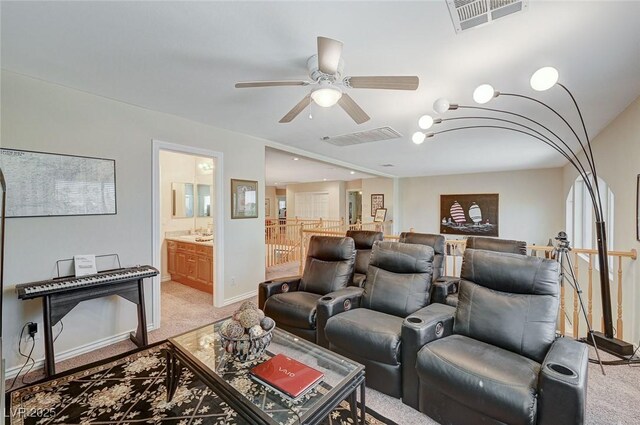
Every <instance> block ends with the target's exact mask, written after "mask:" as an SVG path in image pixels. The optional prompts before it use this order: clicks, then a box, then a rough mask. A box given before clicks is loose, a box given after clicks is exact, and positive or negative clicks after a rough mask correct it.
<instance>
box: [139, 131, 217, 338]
mask: <svg viewBox="0 0 640 425" xmlns="http://www.w3.org/2000/svg"><path fill="white" fill-rule="evenodd" d="M221 169H222V154H221V153H218V152H213V151H207V150H202V149H197V148H191V147H188V146H182V145H173V144H168V143H164V142H159V141H155V140H154V141H153V194H152V196H153V220H152V222H153V237H152V239H153V240H152V244H153V264H154V266H155V267H156V268H157V269H158V270H159V271H160V277H159V278H157V282H155V281H154V284H153V291H152V300H153V302H152V309H151V310H152V320H153V328H154V329H157V328H160V327H161V326H164V325H168V326H167V327H174V325H175V322H176V321H177V320H179V319H180V317H182V315H184V314H185V313H188V316H189V317H193V315H194V312H195V311H197V312H199V313H198V315H197V316H198V317H200V316H202V318H203V320H204V321H205V322H206V321H211V319H210V318H211V316H212V315H213V307H214V305H215V306H221V305H222V300H223V299H224V294H223V293H222V292H223V287H224V285H223V284H222V276H223V275H222V264H223V263H222V261H223V260H222V243H221V240H222V236H223V235H222V225H221V221H222V218H223V215H222V186H221V181H222V170H221ZM181 312H182V315H181ZM202 324H205V323H202ZM198 325H200V323H193V324H192V325H190V326H192V327H197V326H198Z"/></svg>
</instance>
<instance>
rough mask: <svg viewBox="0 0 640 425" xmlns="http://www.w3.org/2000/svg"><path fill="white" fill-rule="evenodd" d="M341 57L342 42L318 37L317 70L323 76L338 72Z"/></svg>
mask: <svg viewBox="0 0 640 425" xmlns="http://www.w3.org/2000/svg"><path fill="white" fill-rule="evenodd" d="M340 56H342V42H341V41H338V40H334V39H332V38H327V37H318V69H319V70H320V72H323V73H325V74H329V75H334V74H335V73H337V72H338V64H339V63H340Z"/></svg>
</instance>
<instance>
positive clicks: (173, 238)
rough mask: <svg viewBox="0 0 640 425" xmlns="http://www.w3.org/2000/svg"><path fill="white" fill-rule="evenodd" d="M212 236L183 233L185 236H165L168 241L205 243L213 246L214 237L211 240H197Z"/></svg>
mask: <svg viewBox="0 0 640 425" xmlns="http://www.w3.org/2000/svg"><path fill="white" fill-rule="evenodd" d="M210 237H211V236H197V235H183V236H167V237H165V239H166V240H168V241H175V242H187V243H192V244H196V245H204V246H213V238H212V239H211V240H209V241H202V242H201V241H197V240H196V239H200V238H210Z"/></svg>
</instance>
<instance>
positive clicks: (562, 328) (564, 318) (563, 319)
mask: <svg viewBox="0 0 640 425" xmlns="http://www.w3.org/2000/svg"><path fill="white" fill-rule="evenodd" d="M564 296H565V290H564V282H562V284H561V285H560V334H561V335H565V334H566V323H567V310H566V308H565V298H564Z"/></svg>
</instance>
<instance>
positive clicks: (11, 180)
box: [0, 149, 117, 217]
mask: <svg viewBox="0 0 640 425" xmlns="http://www.w3.org/2000/svg"><path fill="white" fill-rule="evenodd" d="M0 166H1V167H2V170H3V171H4V175H5V180H6V183H7V206H6V208H7V217H53V216H67V215H107V214H116V213H117V209H116V161H115V160H113V159H104V158H92V157H87V156H76V155H65V154H56V153H47V152H32V151H23V150H18V149H0Z"/></svg>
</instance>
